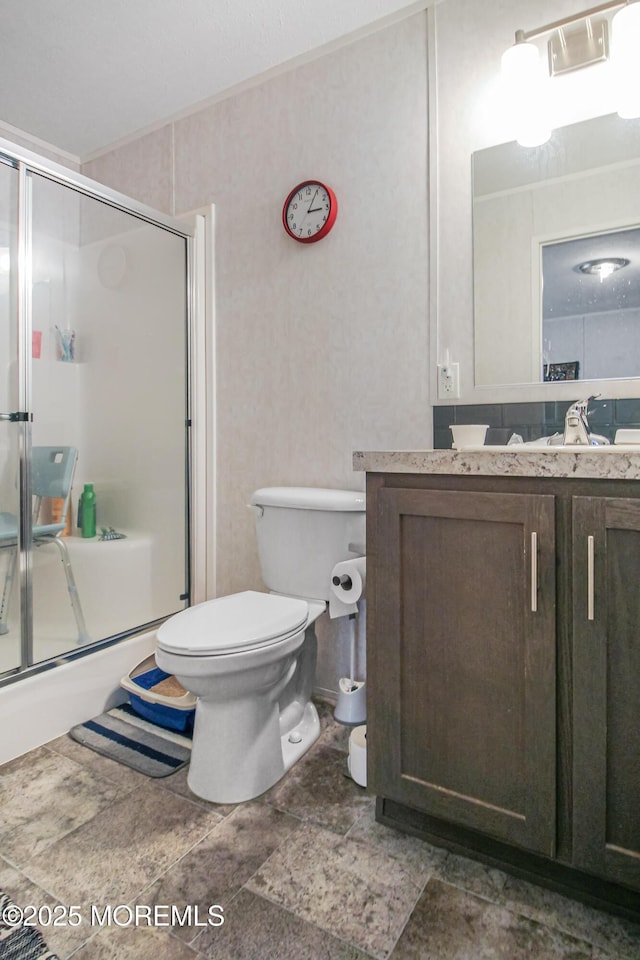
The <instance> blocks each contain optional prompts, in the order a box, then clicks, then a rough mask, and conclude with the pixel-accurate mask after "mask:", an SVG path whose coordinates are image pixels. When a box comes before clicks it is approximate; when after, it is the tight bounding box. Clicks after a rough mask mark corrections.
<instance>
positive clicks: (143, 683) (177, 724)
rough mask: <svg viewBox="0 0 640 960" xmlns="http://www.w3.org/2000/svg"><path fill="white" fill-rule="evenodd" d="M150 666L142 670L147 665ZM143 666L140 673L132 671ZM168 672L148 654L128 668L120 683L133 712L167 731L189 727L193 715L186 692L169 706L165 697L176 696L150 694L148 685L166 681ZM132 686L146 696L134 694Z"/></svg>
mask: <svg viewBox="0 0 640 960" xmlns="http://www.w3.org/2000/svg"><path fill="white" fill-rule="evenodd" d="M149 665H150V667H151V669H144V668H145V667H147V666H149ZM141 668H142V669H143V672H142V673H138V674H136V670H139V669H141ZM170 676H171V674H169V673H165V671H164V670H161V669H160V667H157V666H155V657H150V658H148V659H147V660H145V661H144V662H143V663H142V664H138V666H137V667H136V669H135V670H132V671H131V673H130V674H129V675H128V676H127V677H123V679H122V681H121V686H123V687H124V689H125V690H126V691H127V693H128V694H129V701H130V703H131V706H132V708H133V709H134V710H135V712H136V713H137V714H139V715H140V716H141V717H143V718H144V719H145V720H149V721H150V722H151V723H157V724H158V725H159V726H161V727H166V728H168V729H169V730H187V729H188V728H191V727H192V726H193V717H194V714H195V706H194V703H195V698H194V697H193V696H192V695H191V694H188V693H185V696H184V697H180V698H177V699H178V701H179V703H180V705H179V706H178V705H176V706H169V705H168V704H167V700H169V699H176V698H168V697H163V696H162V695H157V699H156V696H155V695H154V694H153V693H151V692H150V691H151V688H152V687H155V686H156V684H158V683H161V682H162V681H163V680H167V679H168V678H169V677H170ZM136 688H138V689H140V690H145V691H147V693H146V695H144V694H141V695H138V694H137V693H135V692H134V691H135V690H136Z"/></svg>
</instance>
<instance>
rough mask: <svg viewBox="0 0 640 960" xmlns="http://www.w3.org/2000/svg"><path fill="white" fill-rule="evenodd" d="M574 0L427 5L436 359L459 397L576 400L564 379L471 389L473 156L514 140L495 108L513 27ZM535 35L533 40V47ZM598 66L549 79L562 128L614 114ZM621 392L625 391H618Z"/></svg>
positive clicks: (566, 9)
mask: <svg viewBox="0 0 640 960" xmlns="http://www.w3.org/2000/svg"><path fill="white" fill-rule="evenodd" d="M580 9H581V7H580V5H576V3H575V0H540V2H537V3H535V4H533V3H531V2H530V0H503V2H501V3H499V4H487V5H485V6H484V7H483V8H482V11H481V14H480V12H479V10H478V5H477V3H476V2H475V0H446V2H444V3H442V4H439V5H438V6H436V7H435V9H434V18H435V24H436V25H435V37H436V51H437V127H436V130H435V134H436V137H437V157H438V169H437V177H438V215H437V224H436V229H437V255H438V279H437V291H438V292H437V297H438V309H437V337H436V336H435V323H436V318H435V317H434V318H432V322H433V323H434V338H433V341H432V342H433V345H434V349H435V348H436V347H437V351H438V354H439V356H440V357H441V358H443V357H444V356H445V350H447V349H448V350H449V352H450V358H451V360H457V361H458V362H459V363H460V378H461V401H462V402H467V403H469V402H475V403H483V402H487V403H490V402H509V401H523V400H525V401H526V400H555V399H557V398H563V397H569V399H571V398H574V393H575V388H574V387H572V386H571V384H554V385H553V386H550V385H548V384H546V385H542V386H535V385H528V386H525V387H521V386H512V387H498V388H496V387H484V388H474V371H473V344H474V341H473V275H472V263H473V259H472V255H473V250H472V224H471V155H472V153H473V151H474V150H480V149H483V148H484V147H488V146H491V145H493V144H497V143H504V142H507V141H509V140H513V139H514V137H513V132H512V131H511V130H510V129H509V127H508V124H507V122H506V119H505V115H504V111H503V110H502V109H501V102H500V95H499V89H498V81H499V75H500V58H501V55H502V53H503V51H504V50H505V49H506V48H507V47H508V46H510V45H511V44H512V43H513V42H514V33H515V31H516V30H517V29H522V30H525V31H527V30H531V29H535V28H539V27H541V26H543V25H544V24H547V23H550V22H553V21H554V20H558V19H560V18H562V17H564V16H569V15H572V14H575V13H576V12H577V11H578V10H580ZM542 47H543V42H541V49H542ZM607 69H608V65H598V66H596V67H591V68H589V69H588V70H582V71H578V72H576V73H574V74H570V75H567V76H566V77H563V78H556V80H554V92H553V110H554V115H553V122H554V126H556V127H558V126H564V125H566V124H569V123H575V122H577V121H579V120H584V119H587V118H589V117H593V116H601V115H604V114H607V113H612V112H615V104H614V102H613V98H612V95H611V93H610V91H609V90H608V88H607V86H606V83H605V82H604V80H605V79H606V72H607ZM637 389H638V388H637V385H636V386H635V390H636V392H637ZM625 390H626V392H625ZM606 394H607V396H633V384H632V386H631V392H630V389H629V388H628V387H627V388H625V386H624V382H622V381H618V382H616V383H614V384H607V386H606Z"/></svg>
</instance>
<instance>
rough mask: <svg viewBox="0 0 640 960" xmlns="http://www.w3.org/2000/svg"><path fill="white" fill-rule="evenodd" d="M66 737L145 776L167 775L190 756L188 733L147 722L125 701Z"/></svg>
mask: <svg viewBox="0 0 640 960" xmlns="http://www.w3.org/2000/svg"><path fill="white" fill-rule="evenodd" d="M69 736H71V737H73V739H74V740H77V741H78V743H81V744H82V745H83V746H85V747H89V749H90V750H95V751H96V753H101V754H102V755H103V756H105V757H110V758H111V760H117V761H118V763H123V764H125V765H126V766H127V767H132V768H133V769H134V770H138V771H139V772H140V773H144V774H145V775H146V776H147V777H168V776H169V775H170V774H172V773H175V772H176V770H179V769H180V768H181V767H184V766H185V764H187V763H188V762H189V760H190V758H191V737H190V736H188V735H187V734H184V733H178V732H177V731H175V730H166V729H165V728H164V727H159V726H157V724H154V723H149V721H148V720H144V719H143V718H142V717H140V716H138V714H137V713H136V712H135V710H132V708H131V707H130V706H129V704H128V703H125V704H123V705H122V706H120V707H114V708H113V710H108V711H107V712H106V713H101V714H100V716H98V717H94V719H93V720H87V722H86V723H79V724H78V725H77V726H76V727H72V729H71V730H70V731H69Z"/></svg>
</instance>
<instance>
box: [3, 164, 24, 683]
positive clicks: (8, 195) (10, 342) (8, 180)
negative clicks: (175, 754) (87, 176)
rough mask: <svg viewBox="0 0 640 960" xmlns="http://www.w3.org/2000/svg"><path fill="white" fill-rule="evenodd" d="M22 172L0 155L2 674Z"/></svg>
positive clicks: (7, 629) (11, 635)
mask: <svg viewBox="0 0 640 960" xmlns="http://www.w3.org/2000/svg"><path fill="white" fill-rule="evenodd" d="M17 211H18V171H17V168H16V167H15V166H14V165H12V164H11V163H9V162H5V160H4V158H2V157H0V675H2V674H3V673H5V672H7V671H11V670H15V669H16V668H17V667H18V666H19V665H20V662H21V656H22V650H21V636H22V631H21V622H20V583H19V569H20V563H19V554H18V517H19V515H20V508H19V502H20V494H19V483H18V479H19V448H20V444H21V442H23V433H24V425H23V424H21V423H19V422H17V421H16V419H15V415H16V412H17V411H18V410H19V386H18V344H17V336H18V323H17V313H18V289H17V271H16V270H15V265H16V263H17V249H18V245H17V223H18V215H17Z"/></svg>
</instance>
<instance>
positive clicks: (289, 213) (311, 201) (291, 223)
mask: <svg viewBox="0 0 640 960" xmlns="http://www.w3.org/2000/svg"><path fill="white" fill-rule="evenodd" d="M337 215H338V201H337V200H336V195H335V193H334V192H333V190H331V188H330V187H327V186H325V185H324V184H323V183H319V182H318V181H316V180H305V181H304V182H303V183H299V184H298V186H297V187H294V189H293V190H292V191H291V193H290V194H289V196H288V197H287V199H286V200H285V202H284V207H283V209H282V223H283V225H284V228H285V230H286V231H287V233H288V234H289V236H290V237H293V239H294V240H298V241H299V242H300V243H315V242H316V240H321V239H322V238H323V237H326V235H327V234H328V233H329V230H331V227H332V226H333V224H334V223H335V220H336V216H337Z"/></svg>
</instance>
